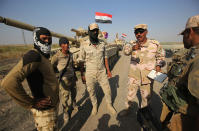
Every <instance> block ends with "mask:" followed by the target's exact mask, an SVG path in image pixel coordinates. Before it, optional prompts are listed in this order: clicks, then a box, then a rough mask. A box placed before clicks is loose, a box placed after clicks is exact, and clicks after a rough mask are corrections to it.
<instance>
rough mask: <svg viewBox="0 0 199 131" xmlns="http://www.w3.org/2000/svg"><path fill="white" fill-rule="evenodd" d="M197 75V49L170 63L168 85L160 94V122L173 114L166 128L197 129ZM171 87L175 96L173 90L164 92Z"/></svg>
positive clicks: (198, 94) (198, 66) (173, 130)
mask: <svg viewBox="0 0 199 131" xmlns="http://www.w3.org/2000/svg"><path fill="white" fill-rule="evenodd" d="M175 60H176V57H175ZM174 63H175V64H174ZM176 67H179V68H176ZM178 71H179V72H178ZM198 73H199V47H196V49H195V47H193V48H191V49H190V53H188V54H187V55H185V56H178V60H176V62H174V61H173V62H172V63H171V67H170V68H169V71H168V76H169V82H168V85H167V87H163V88H162V92H161V96H162V99H163V102H164V103H163V108H162V114H161V117H160V120H161V121H162V122H167V120H166V118H167V117H168V114H169V113H170V114H171V113H174V114H173V115H172V117H171V119H170V122H169V124H168V125H167V128H168V129H170V130H172V131H182V130H185V131H186V130H196V128H198V127H196V126H197V125H198V123H199V113H198V110H199V86H198V85H199V77H198ZM176 74H177V75H176ZM172 86H173V87H175V89H176V90H175V91H176V94H175V95H173V92H174V90H173V91H172V93H169V94H168V93H167V91H166V90H165V89H166V88H168V89H171V88H173V87H172ZM165 124H166V123H165Z"/></svg>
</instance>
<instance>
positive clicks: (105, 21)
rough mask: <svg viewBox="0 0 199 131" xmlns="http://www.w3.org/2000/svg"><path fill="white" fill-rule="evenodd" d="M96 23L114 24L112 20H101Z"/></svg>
mask: <svg viewBox="0 0 199 131" xmlns="http://www.w3.org/2000/svg"><path fill="white" fill-rule="evenodd" d="M95 22H97V23H112V21H111V20H101V19H95Z"/></svg>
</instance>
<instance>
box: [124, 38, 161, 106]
mask: <svg viewBox="0 0 199 131" xmlns="http://www.w3.org/2000/svg"><path fill="white" fill-rule="evenodd" d="M132 44H136V42H134V43H132ZM125 48H129V45H125V46H124V53H125V51H127V50H126V49H125ZM130 51H131V50H130ZM128 53H129V50H128V52H127V54H128ZM125 54H126V53H125ZM163 61H164V50H163V49H162V48H161V46H160V44H159V42H158V41H156V40H151V39H147V41H146V42H145V43H144V44H143V45H141V48H140V50H134V51H132V52H131V62H130V70H129V74H128V78H129V81H128V95H127V102H126V106H127V107H129V106H130V103H131V102H133V101H135V100H136V99H135V98H136V94H137V91H138V89H139V90H140V92H141V97H142V98H141V108H143V107H146V106H147V105H148V100H149V98H150V95H151V89H152V84H153V81H152V80H150V79H149V78H148V77H147V75H148V74H149V72H150V71H151V70H153V69H155V66H156V65H160V63H162V62H163Z"/></svg>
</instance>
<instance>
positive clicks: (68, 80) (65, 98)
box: [51, 50, 77, 113]
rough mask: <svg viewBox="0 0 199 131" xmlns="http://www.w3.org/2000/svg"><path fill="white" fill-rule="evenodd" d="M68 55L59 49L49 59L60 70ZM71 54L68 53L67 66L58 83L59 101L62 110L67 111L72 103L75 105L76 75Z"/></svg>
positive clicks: (64, 64) (63, 66)
mask: <svg viewBox="0 0 199 131" xmlns="http://www.w3.org/2000/svg"><path fill="white" fill-rule="evenodd" d="M68 60H69V56H66V55H65V54H63V53H62V52H61V50H59V51H58V52H57V53H56V54H55V55H54V56H53V57H52V59H51V64H52V65H53V66H54V67H55V68H57V69H58V71H59V72H61V71H62V70H63V69H64V68H65V66H66V64H67V62H68ZM73 61H74V58H73V55H72V54H71V53H70V61H69V64H68V67H67V71H66V72H65V73H64V75H63V77H62V80H61V81H60V83H59V89H60V94H61V102H62V105H63V108H64V112H65V113H66V112H68V109H69V108H70V107H72V106H73V105H76V100H75V98H76V94H77V91H76V80H77V79H76V75H75V70H74V65H73Z"/></svg>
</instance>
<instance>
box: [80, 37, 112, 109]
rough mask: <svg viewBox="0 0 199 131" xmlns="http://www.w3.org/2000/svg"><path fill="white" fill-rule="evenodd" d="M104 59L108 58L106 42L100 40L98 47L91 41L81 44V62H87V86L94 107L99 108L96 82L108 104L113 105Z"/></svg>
mask: <svg viewBox="0 0 199 131" xmlns="http://www.w3.org/2000/svg"><path fill="white" fill-rule="evenodd" d="M104 58H107V54H106V49H105V43H104V41H102V40H100V39H99V43H98V44H97V45H96V47H95V46H94V45H92V44H91V42H90V40H89V39H88V40H86V41H84V42H83V43H81V49H80V59H79V60H80V61H85V62H86V74H85V77H86V85H87V90H88V92H89V95H90V99H91V102H92V104H93V106H94V107H97V99H96V95H95V93H94V92H95V84H96V82H99V84H100V85H101V87H102V89H103V91H104V94H105V97H106V102H107V103H108V104H112V102H111V89H110V85H109V82H108V78H107V75H106V69H105V65H104Z"/></svg>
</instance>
